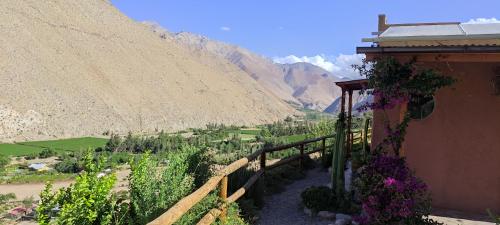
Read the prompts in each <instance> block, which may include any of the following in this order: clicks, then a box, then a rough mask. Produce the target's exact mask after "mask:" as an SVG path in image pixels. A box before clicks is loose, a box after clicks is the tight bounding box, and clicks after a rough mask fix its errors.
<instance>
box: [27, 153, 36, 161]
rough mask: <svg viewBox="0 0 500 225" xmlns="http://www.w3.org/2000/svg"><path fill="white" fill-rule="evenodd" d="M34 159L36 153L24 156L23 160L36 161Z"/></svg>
mask: <svg viewBox="0 0 500 225" xmlns="http://www.w3.org/2000/svg"><path fill="white" fill-rule="evenodd" d="M36 157H37V154H36V153H30V154H28V155H26V156H24V159H26V160H32V159H36Z"/></svg>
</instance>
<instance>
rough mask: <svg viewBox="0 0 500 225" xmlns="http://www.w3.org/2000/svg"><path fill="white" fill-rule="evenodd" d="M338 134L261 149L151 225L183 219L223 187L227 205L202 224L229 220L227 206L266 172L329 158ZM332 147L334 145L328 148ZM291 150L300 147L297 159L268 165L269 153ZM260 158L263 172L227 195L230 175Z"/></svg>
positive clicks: (230, 167)
mask: <svg viewBox="0 0 500 225" xmlns="http://www.w3.org/2000/svg"><path fill="white" fill-rule="evenodd" d="M333 137H334V135H329V136H324V137H319V138H314V139H308V140H304V141H300V142H295V143H291V144H287V145H282V146H276V147H271V148H263V149H260V150H258V151H256V152H254V153H252V154H251V155H249V156H247V157H245V158H241V159H239V160H237V161H235V162H233V163H231V164H230V165H228V166H226V167H225V168H224V169H222V170H220V171H219V172H218V173H217V175H216V176H214V177H212V178H210V179H209V180H208V181H207V182H206V183H205V184H204V185H203V186H201V187H200V188H199V189H198V190H196V191H194V192H193V193H191V194H190V195H188V196H186V197H184V198H183V199H181V200H180V201H179V202H177V204H175V205H174V206H172V207H171V208H170V209H168V210H167V211H166V212H165V213H163V214H162V215H161V216H160V217H158V218H156V219H155V220H153V221H152V222H150V223H149V225H170V224H173V223H175V222H176V221H177V220H179V219H180V218H181V217H182V215H184V214H185V213H187V211H188V210H189V209H191V208H192V207H193V206H195V205H196V204H197V203H198V202H200V201H201V200H202V199H203V198H205V197H206V196H207V195H208V194H209V193H210V192H212V191H213V190H215V189H216V188H217V186H219V197H220V198H221V200H222V202H223V204H222V205H220V206H219V208H214V209H212V210H210V211H209V212H208V213H207V214H206V215H205V216H204V217H203V218H202V219H201V220H200V221H199V222H198V224H199V225H208V224H212V223H213V222H214V221H215V220H216V219H217V217H220V219H221V220H225V217H226V210H227V206H228V204H230V203H233V202H235V201H236V200H238V199H239V198H241V197H242V196H243V195H244V194H245V193H246V192H247V191H248V190H249V189H250V187H252V185H253V184H254V183H255V182H256V181H257V180H258V179H259V178H260V177H262V176H263V174H264V173H265V171H266V170H270V169H273V168H276V167H279V166H282V165H285V164H287V163H290V162H292V161H295V160H299V167H300V168H302V166H303V159H304V156H306V155H309V154H312V153H316V152H321V154H322V156H324V155H325V151H326V149H327V146H326V139H329V138H333ZM316 142H321V145H320V147H317V148H316V149H313V150H312V151H309V152H305V151H306V146H307V145H308V144H311V143H316ZM328 147H330V146H328ZM290 148H298V149H299V150H300V153H299V154H298V155H296V156H292V157H288V158H284V159H281V160H279V161H277V162H275V163H273V164H271V165H266V154H267V153H272V152H277V151H283V150H286V149H290ZM259 156H260V169H259V170H258V171H257V172H256V173H255V174H254V175H253V176H252V177H250V178H249V179H248V180H247V182H246V183H245V184H244V185H243V186H242V187H241V188H240V189H238V190H236V191H235V192H234V193H232V194H231V196H229V197H228V196H227V187H228V176H229V175H230V174H232V173H233V172H235V171H236V170H238V169H240V168H243V167H245V166H247V165H248V164H249V163H250V162H251V161H253V160H255V159H257V158H258V157H259Z"/></svg>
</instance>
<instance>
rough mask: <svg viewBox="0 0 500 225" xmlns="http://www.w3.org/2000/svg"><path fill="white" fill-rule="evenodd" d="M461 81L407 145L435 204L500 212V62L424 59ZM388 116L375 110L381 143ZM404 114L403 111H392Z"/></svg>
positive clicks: (411, 131)
mask: <svg viewBox="0 0 500 225" xmlns="http://www.w3.org/2000/svg"><path fill="white" fill-rule="evenodd" d="M421 66H424V67H430V68H435V69H437V70H439V71H440V72H441V73H442V74H444V75H448V76H453V77H455V78H457V79H458V82H457V83H455V84H454V85H453V86H452V87H447V88H444V89H442V90H440V91H439V92H438V93H437V94H436V96H435V101H436V103H435V109H434V111H433V113H432V114H431V115H430V116H429V117H427V118H425V119H423V120H419V121H412V122H411V123H410V125H409V127H408V133H407V136H406V141H405V143H404V145H403V149H404V151H405V156H406V157H407V160H408V163H409V165H410V167H411V168H413V169H414V170H415V171H416V174H417V175H418V176H419V177H421V178H422V179H423V180H424V181H425V182H426V183H427V184H428V185H429V187H430V189H431V192H432V197H433V204H434V206H435V207H440V208H448V209H455V210H461V211H465V212H474V213H485V210H486V209H487V208H490V209H492V210H496V211H497V212H500V96H495V95H494V94H493V93H494V87H493V83H492V79H493V78H494V76H495V72H494V69H495V68H497V67H498V66H500V62H497V63H495V62H487V63H482V62H424V63H421ZM383 118H384V117H383V116H382V114H381V112H375V113H374V134H373V141H372V143H374V144H376V143H378V142H380V140H381V139H382V138H383V136H384V131H383V127H382V124H383V122H382V121H383ZM389 118H390V119H391V120H395V119H398V118H399V109H394V110H391V111H390V112H389Z"/></svg>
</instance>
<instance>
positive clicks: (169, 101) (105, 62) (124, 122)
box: [0, 0, 299, 141]
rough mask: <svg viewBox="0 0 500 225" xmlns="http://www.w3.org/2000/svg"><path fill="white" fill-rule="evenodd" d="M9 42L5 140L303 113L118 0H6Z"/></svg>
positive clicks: (1, 89)
mask: <svg viewBox="0 0 500 225" xmlns="http://www.w3.org/2000/svg"><path fill="white" fill-rule="evenodd" d="M0 43H1V44H0V141H22V140H33V139H53V138H64V137H75V136H94V135H101V134H102V133H104V132H107V131H110V132H116V133H123V134H125V133H127V132H128V131H132V132H145V133H150V132H155V131H159V130H167V131H175V130H181V129H186V128H190V127H204V126H205V125H206V124H208V123H225V124H228V125H229V124H235V125H253V124H262V123H269V122H273V121H276V120H279V119H284V118H285V117H287V116H289V115H294V114H299V112H298V111H297V110H296V109H294V108H293V107H291V106H290V105H289V104H287V103H285V102H284V101H283V100H282V99H281V98H279V97H277V96H276V95H275V94H273V92H270V91H269V90H270V89H269V88H266V87H263V86H262V85H260V84H259V83H258V82H256V81H255V79H252V78H251V77H249V76H248V75H247V73H246V72H244V71H242V70H241V69H240V67H238V66H235V65H234V64H233V63H231V62H229V61H227V60H225V59H221V58H218V57H213V56H212V54H204V53H201V54H193V51H191V50H190V49H186V46H185V45H181V44H180V42H179V41H177V40H173V39H172V38H167V37H166V36H165V37H161V36H160V37H159V36H158V35H157V34H155V33H153V32H151V30H150V28H148V27H146V26H144V25H143V24H141V23H138V22H135V21H133V20H131V19H130V18H128V17H127V16H125V15H123V14H122V13H121V12H120V11H119V10H117V9H116V8H115V7H114V6H113V5H112V4H111V3H110V2H108V1H103V0H85V1H19V0H2V1H0ZM270 65H272V63H270Z"/></svg>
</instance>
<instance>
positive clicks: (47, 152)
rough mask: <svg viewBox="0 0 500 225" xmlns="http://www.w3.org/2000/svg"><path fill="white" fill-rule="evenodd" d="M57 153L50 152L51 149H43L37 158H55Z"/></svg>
mask: <svg viewBox="0 0 500 225" xmlns="http://www.w3.org/2000/svg"><path fill="white" fill-rule="evenodd" d="M56 155H57V152H56V151H54V150H52V149H51V148H44V149H42V151H41V152H40V153H38V158H40V159H46V158H49V157H52V156H56Z"/></svg>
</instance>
